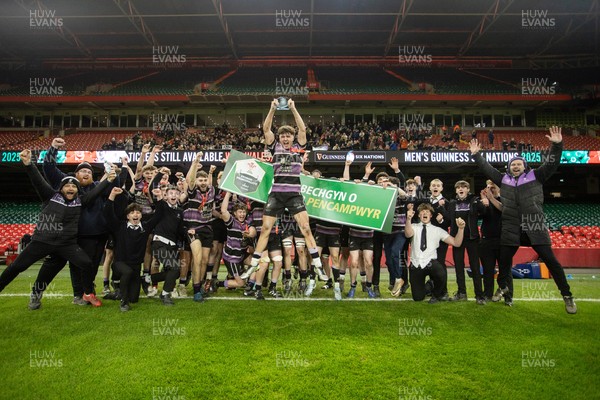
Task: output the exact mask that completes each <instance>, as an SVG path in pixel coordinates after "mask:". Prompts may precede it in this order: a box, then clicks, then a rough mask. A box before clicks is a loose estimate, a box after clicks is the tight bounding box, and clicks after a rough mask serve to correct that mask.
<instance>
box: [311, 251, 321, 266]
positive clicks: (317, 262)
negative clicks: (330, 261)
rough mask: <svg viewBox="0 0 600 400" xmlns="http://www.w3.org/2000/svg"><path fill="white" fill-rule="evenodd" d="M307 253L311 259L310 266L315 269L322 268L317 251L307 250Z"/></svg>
mask: <svg viewBox="0 0 600 400" xmlns="http://www.w3.org/2000/svg"><path fill="white" fill-rule="evenodd" d="M308 252H309V253H310V256H311V258H312V265H314V266H315V267H320V266H322V264H321V257H319V250H317V249H316V248H314V249H308Z"/></svg>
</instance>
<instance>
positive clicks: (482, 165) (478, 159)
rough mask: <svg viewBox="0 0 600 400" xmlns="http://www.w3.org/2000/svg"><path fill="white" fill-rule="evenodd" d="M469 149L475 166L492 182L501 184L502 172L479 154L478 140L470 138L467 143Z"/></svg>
mask: <svg viewBox="0 0 600 400" xmlns="http://www.w3.org/2000/svg"><path fill="white" fill-rule="evenodd" d="M469 150H470V151H471V155H472V156H473V159H474V160H475V163H476V164H477V167H479V169H481V170H482V171H483V173H484V174H485V175H486V176H487V177H488V178H490V180H491V181H492V182H494V183H495V184H496V185H498V186H501V185H502V173H501V172H500V171H498V170H497V169H496V168H494V167H492V166H491V165H490V163H489V162H487V161H486V160H485V159H484V158H483V156H482V155H481V152H480V151H481V146H480V145H479V141H477V139H473V140H471V142H470V143H469Z"/></svg>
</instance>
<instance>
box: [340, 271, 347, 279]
mask: <svg viewBox="0 0 600 400" xmlns="http://www.w3.org/2000/svg"><path fill="white" fill-rule="evenodd" d="M345 280H346V271H340V279H339V281H340V282H344V281H345Z"/></svg>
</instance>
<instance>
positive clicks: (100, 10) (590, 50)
mask: <svg viewBox="0 0 600 400" xmlns="http://www.w3.org/2000/svg"><path fill="white" fill-rule="evenodd" d="M599 14H600V5H599V0H577V1H542V0H448V1H440V0H372V1H364V0H277V1H273V0H266V1H248V0H204V1H175V0H144V1H142V0H113V1H108V0H103V1H72V0H35V1H31V0H29V1H26V0H14V1H5V2H3V4H2V15H0V22H1V23H0V57H1V58H2V60H3V63H5V64H6V63H25V64H27V65H32V64H37V63H41V62H44V61H49V60H65V59H72V60H73V61H84V60H87V61H94V62H95V61H98V60H102V59H117V60H123V59H148V60H151V59H152V55H153V49H154V51H156V48H157V46H176V48H177V50H176V51H177V53H178V54H185V55H186V57H187V58H188V59H189V60H212V61H214V60H220V61H225V62H227V61H229V62H231V61H233V62H243V61H246V60H260V59H262V60H265V59H266V60H273V61H274V60H281V59H284V60H296V59H297V60H300V61H301V62H310V61H311V60H319V59H321V60H322V59H336V58H337V57H340V58H345V59H348V60H350V61H356V60H361V59H366V60H369V59H371V60H385V59H386V57H387V58H389V59H392V58H393V59H397V58H398V54H399V51H400V50H399V47H401V46H423V50H421V51H422V52H423V51H424V52H425V54H430V55H432V56H433V57H434V58H435V59H440V60H442V59H446V60H460V59H468V58H472V59H481V60H485V59H498V60H511V61H512V62H513V63H517V64H518V65H521V66H522V67H531V66H534V65H538V66H541V67H561V66H563V67H564V66H567V67H568V66H594V65H596V66H597V65H598V63H597V61H598V54H599V53H600V51H599V45H598V41H599V36H600V34H599V32H598V29H599V26H600V24H599V20H598V16H599ZM173 48H174V47H171V49H173ZM409 48H412V47H409ZM417 48H418V47H417ZM163 49H164V48H163ZM171 51H173V50H171Z"/></svg>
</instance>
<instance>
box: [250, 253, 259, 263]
mask: <svg viewBox="0 0 600 400" xmlns="http://www.w3.org/2000/svg"><path fill="white" fill-rule="evenodd" d="M261 255H262V253H257V252H254V254H252V260H251V261H250V265H251V266H253V267H258V262H259V261H260V256H261Z"/></svg>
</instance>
